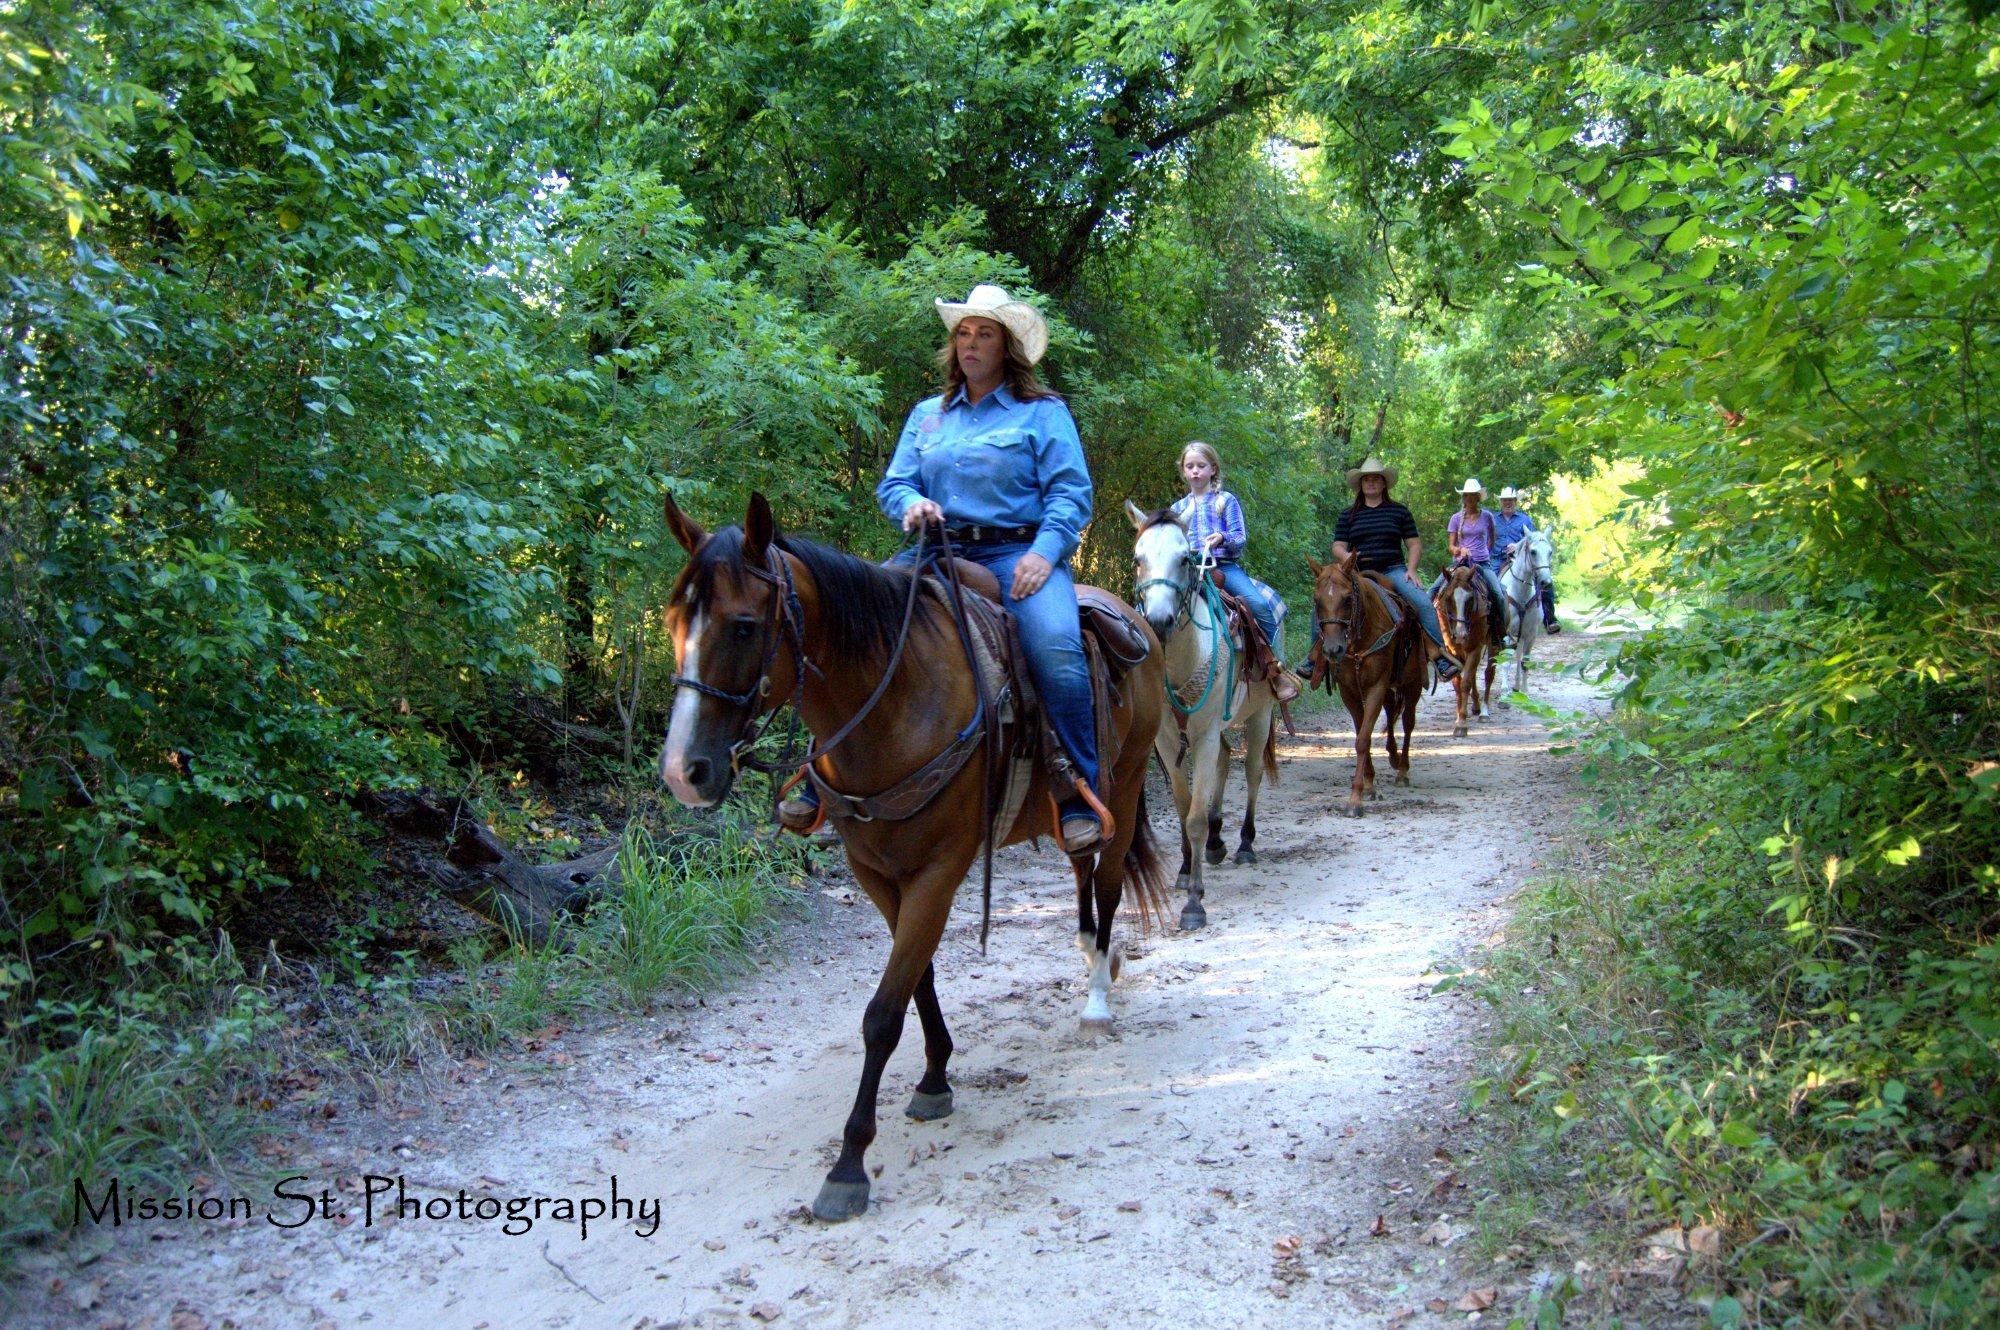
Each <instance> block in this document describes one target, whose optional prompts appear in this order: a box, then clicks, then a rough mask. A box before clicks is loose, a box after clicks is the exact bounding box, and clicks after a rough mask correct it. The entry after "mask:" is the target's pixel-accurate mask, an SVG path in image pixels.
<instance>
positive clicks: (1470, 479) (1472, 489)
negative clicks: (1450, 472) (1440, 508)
mask: <svg viewBox="0 0 2000 1330" xmlns="http://www.w3.org/2000/svg"><path fill="white" fill-rule="evenodd" d="M1458 492H1459V493H1460V494H1484V493H1486V487H1485V486H1484V485H1482V484H1480V483H1479V477H1477V476H1467V477H1466V478H1465V483H1464V484H1463V485H1460V486H1459V487H1458Z"/></svg>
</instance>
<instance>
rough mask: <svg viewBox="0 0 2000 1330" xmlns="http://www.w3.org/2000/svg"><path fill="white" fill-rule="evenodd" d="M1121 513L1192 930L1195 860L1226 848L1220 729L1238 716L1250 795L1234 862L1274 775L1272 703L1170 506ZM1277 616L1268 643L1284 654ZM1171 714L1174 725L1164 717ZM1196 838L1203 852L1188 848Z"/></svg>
mask: <svg viewBox="0 0 2000 1330" xmlns="http://www.w3.org/2000/svg"><path fill="white" fill-rule="evenodd" d="M1125 513H1126V516H1128V517H1130V518H1131V519H1132V526H1133V528H1134V529H1135V530H1136V531H1138V533H1139V536H1138V539H1137V541H1136V542H1134V544H1133V550H1132V556H1133V571H1134V573H1135V574H1136V577H1137V587H1136V590H1135V592H1134V594H1133V597H1132V601H1133V604H1134V605H1135V606H1136V607H1137V608H1138V610H1139V612H1140V613H1141V614H1143V615H1145V616H1146V621H1147V622H1148V623H1150V624H1152V626H1153V631H1154V633H1156V634H1157V635H1158V636H1159V639H1160V642H1161V644H1162V646H1164V647H1165V649H1166V665H1167V702H1168V705H1169V707H1170V708H1171V710H1170V713H1169V716H1163V717H1162V718H1161V721H1160V730H1159V735H1158V737H1157V738H1155V739H1154V741H1153V748H1154V751H1155V752H1157V753H1158V754H1159V756H1160V764H1161V765H1162V766H1164V767H1165V768H1166V769H1167V773H1168V775H1169V776H1170V777H1171V778H1172V780H1173V786H1174V807H1175V808H1176V809H1177V810H1179V812H1180V815H1181V871H1180V877H1179V880H1178V881H1177V882H1176V883H1175V886H1176V887H1178V888H1179V889H1180V890H1183V891H1185V892H1187V900H1186V903H1185V904H1183V905H1182V907H1181V927H1182V928H1200V927H1201V926H1202V925H1204V924H1206V923H1207V922H1208V911H1207V910H1206V909H1205V908H1204V907H1203V905H1202V895H1203V890H1204V887H1203V883H1202V871H1201V870H1202V859H1203V858H1206V859H1207V861H1208V862H1209V863H1211V864H1219V863H1221V862H1222V861H1223V859H1224V858H1225V857H1226V856H1227V854H1228V851H1227V849H1225V848H1224V846H1223V842H1222V791H1223V787H1224V786H1225V785H1227V784H1228V782H1229V748H1228V745H1226V744H1225V743H1224V742H1223V738H1222V731H1223V729H1224V727H1225V726H1227V725H1230V724H1235V723H1237V722H1241V724H1242V726H1243V736H1244V740H1245V746H1244V752H1243V769H1244V772H1245V774H1246V775H1247V776H1248V778H1249V785H1250V795H1249V799H1248V801H1247V802H1246V803H1245V805H1244V809H1243V833H1242V838H1241V839H1240V840H1239V841H1238V842H1237V846H1236V862H1237V863H1239V864H1254V863H1256V862H1257V851H1256V849H1255V847H1254V845H1253V842H1254V841H1255V840H1256V838H1257V789H1258V786H1259V785H1260V784H1261V783H1262V781H1263V778H1264V775H1265V773H1266V772H1269V773H1270V775H1271V778H1272V779H1273V780H1275V779H1277V775H1278V758H1277V750H1276V736H1275V735H1274V734H1273V732H1272V731H1273V725H1272V722H1273V720H1274V719H1275V718H1276V713H1277V703H1276V701H1275V700H1274V699H1273V698H1272V696H1271V688H1270V685H1268V684H1266V683H1263V682H1261V681H1259V682H1257V683H1245V682H1244V681H1243V679H1242V678H1241V677H1240V675H1239V672H1238V670H1237V669H1236V664H1237V662H1238V661H1239V660H1240V659H1241V656H1242V651H1243V637H1242V634H1241V633H1240V632H1235V631H1232V630H1231V628H1230V626H1229V625H1228V623H1226V622H1221V621H1219V617H1220V616H1219V611H1220V608H1221V602H1220V601H1219V600H1217V599H1216V598H1215V597H1214V596H1212V595H1210V594H1208V592H1207V591H1206V590H1204V587H1205V586H1206V584H1207V581H1208V576H1207V571H1206V568H1207V565H1206V564H1204V563H1203V562H1202V561H1200V560H1198V559H1197V557H1196V555H1195V552H1194V549H1193V547H1192V546H1191V544H1190V542H1189V540H1188V533H1187V528H1186V527H1184V526H1183V525H1182V524H1181V522H1180V520H1179V519H1178V518H1176V517H1175V516H1174V515H1173V514H1172V513H1171V512H1164V511H1163V512H1157V513H1149V512H1147V511H1145V510H1144V509H1142V508H1140V507H1139V506H1138V505H1137V504H1134V503H1132V502H1130V501H1129V500H1128V501H1127V502H1126V504H1125ZM1284 631H1285V629H1284V622H1283V619H1282V616H1281V617H1280V620H1279V625H1278V641H1276V642H1273V643H1272V644H1271V647H1272V650H1274V651H1276V652H1277V653H1278V656H1279V659H1283V658H1284ZM1169 717H1171V718H1174V719H1177V720H1179V721H1180V722H1181V723H1179V724H1169V723H1168V720H1169ZM1197 841H1199V842H1200V843H1201V844H1202V849H1203V854H1202V855H1201V856H1197V855H1196V854H1195V853H1194V847H1195V844H1196V843H1197Z"/></svg>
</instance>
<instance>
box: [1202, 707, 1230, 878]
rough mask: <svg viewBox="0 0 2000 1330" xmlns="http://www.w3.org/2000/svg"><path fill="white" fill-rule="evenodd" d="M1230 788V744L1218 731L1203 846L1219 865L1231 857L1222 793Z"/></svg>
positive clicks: (1213, 861)
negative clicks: (1224, 836) (1224, 829)
mask: <svg viewBox="0 0 2000 1330" xmlns="http://www.w3.org/2000/svg"><path fill="white" fill-rule="evenodd" d="M1228 788H1229V743H1228V741H1227V740H1226V739H1224V738H1223V736H1222V734H1221V732H1220V731H1219V730H1218V731H1217V733H1216V739H1215V792H1214V793H1213V794H1211V795H1209V797H1208V840H1207V841H1206V842H1204V843H1203V845H1202V854H1203V855H1204V856H1206V857H1207V859H1208V861H1209V862H1210V863H1212V864H1219V863H1221V862H1222V861H1223V860H1224V859H1227V858H1228V857H1229V847H1228V846H1226V845H1224V844H1223V843H1222V792H1223V791H1224V790H1226V789H1228Z"/></svg>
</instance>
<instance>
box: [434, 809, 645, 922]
mask: <svg viewBox="0 0 2000 1330" xmlns="http://www.w3.org/2000/svg"><path fill="white" fill-rule="evenodd" d="M618 846H619V842H617V841H613V842H611V843H610V844H609V845H606V846H604V847H603V848H602V849H598V850H593V851H592V852H591V853H589V854H586V855H582V856H580V857H578V858H575V859H569V860H565V861H564V862H562V863H559V864H540V865H537V864H531V863H529V862H528V861H527V860H526V859H523V858H522V857H521V856H520V855H518V854H516V853H514V851H513V849H512V848H511V847H510V846H509V845H508V844H507V843H506V842H505V841H503V840H501V839H500V837H499V836H497V835H495V834H494V831H493V828H491V827H489V826H487V825H486V824H485V823H483V822H474V823H468V824H466V825H465V826H464V827H463V828H462V829H461V830H460V831H459V833H458V836H457V838H456V839H455V840H453V841H452V843H451V848H450V849H449V850H447V851H445V859H446V860H447V864H446V865H440V868H441V869H442V870H443V871H442V872H440V873H437V874H434V875H435V876H437V877H438V882H439V885H440V886H442V887H443V888H444V892H445V894H446V895H447V896H450V897H451V899H452V900H454V901H456V902H457V903H458V904H460V905H462V906H464V907H465V908H466V909H468V910H470V911H472V912H473V913H474V914H476V915H478V916H479V917H480V918H482V919H486V920H489V921H491V922H493V923H495V924H498V925H499V926H500V927H502V928H504V929H506V930H507V932H508V934H509V935H510V936H512V937H515V938H518V939H520V940H521V941H523V942H526V943H528V944H529V945H531V946H541V945H542V944H543V943H545V942H547V941H548V939H549V935H550V932H551V930H553V929H554V928H555V926H556V924H557V923H558V921H560V920H561V919H562V918H563V917H564V916H565V915H572V914H580V913H582V911H583V910H584V909H585V908H586V907H587V906H588V905H589V904H590V902H591V901H592V900H594V899H596V898H597V897H598V896H600V895H602V894H604V893H605V892H607V891H610V890H612V889H614V888H615V887H616V886H617V885H618V880H619V877H620V873H619V865H618ZM447 875H448V876H447Z"/></svg>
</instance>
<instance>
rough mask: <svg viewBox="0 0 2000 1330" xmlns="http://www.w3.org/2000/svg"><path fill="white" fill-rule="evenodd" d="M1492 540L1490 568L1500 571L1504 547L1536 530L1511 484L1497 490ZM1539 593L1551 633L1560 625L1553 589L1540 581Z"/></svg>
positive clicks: (1544, 617) (1544, 626)
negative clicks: (1521, 506)
mask: <svg viewBox="0 0 2000 1330" xmlns="http://www.w3.org/2000/svg"><path fill="white" fill-rule="evenodd" d="M1493 529H1494V541H1493V558H1492V560H1491V561H1490V562H1491V566H1492V568H1493V571H1494V572H1495V573H1496V574H1497V573H1498V572H1499V571H1500V564H1501V563H1502V562H1503V561H1504V560H1505V559H1506V557H1507V551H1508V550H1511V549H1513V548H1514V546H1516V545H1518V544H1520V543H1521V541H1522V540H1523V539H1525V538H1526V537H1527V534H1528V533H1529V532H1530V531H1539V530H1540V529H1541V528H1540V527H1537V526H1536V525H1535V519H1534V518H1532V517H1530V516H1528V515H1527V514H1526V513H1524V512H1522V511H1521V510H1520V495H1519V493H1518V492H1517V491H1516V490H1515V489H1514V487H1513V486H1512V485H1509V486H1508V487H1507V488H1506V489H1503V490H1501V491H1500V511H1499V512H1498V513H1496V514H1494V517H1493ZM1541 595H1542V627H1543V628H1544V629H1546V630H1547V631H1549V632H1551V633H1560V632H1561V631H1562V625H1561V624H1559V623H1557V622H1556V593H1555V588H1554V587H1552V586H1547V585H1544V586H1543V587H1542V588H1541Z"/></svg>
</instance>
